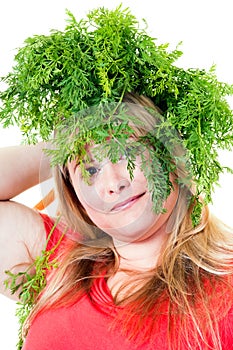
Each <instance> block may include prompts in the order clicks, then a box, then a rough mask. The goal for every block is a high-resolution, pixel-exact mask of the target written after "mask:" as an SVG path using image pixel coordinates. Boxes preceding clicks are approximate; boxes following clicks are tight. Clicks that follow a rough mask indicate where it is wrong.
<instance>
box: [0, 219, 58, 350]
mask: <svg viewBox="0 0 233 350" xmlns="http://www.w3.org/2000/svg"><path fill="white" fill-rule="evenodd" d="M58 220H59V219H58ZM58 220H57V221H56V222H55V224H54V226H53V227H52V229H51V231H50V234H49V236H48V238H47V242H46V245H47V243H48V241H49V239H50V237H51V235H52V234H53V232H54V229H55V227H56V225H57V223H58ZM62 238H63V235H61V237H60V239H59V240H58V242H57V244H56V245H54V247H53V248H52V249H51V250H46V249H44V250H43V251H42V252H41V255H40V256H38V257H37V258H36V259H35V260H34V262H33V263H32V264H31V265H30V266H29V267H28V269H27V270H26V271H23V272H18V273H12V272H11V271H6V274H7V276H8V278H7V279H6V280H5V281H4V284H5V286H6V288H7V289H10V291H11V293H12V294H15V293H17V292H19V301H18V302H17V308H16V313H15V315H16V317H17V318H18V323H19V330H18V342H17V345H16V348H17V350H21V349H22V347H23V343H24V337H23V326H24V324H25V321H26V319H27V317H28V316H29V314H30V311H31V310H32V308H33V306H34V305H35V304H36V301H37V298H38V295H39V294H40V292H41V291H42V290H43V289H44V288H45V286H46V283H47V282H46V276H47V273H48V272H49V271H50V270H51V269H54V268H57V266H58V261H57V260H56V259H51V257H52V256H53V254H54V252H55V250H56V249H57V247H58V246H59V245H60V243H61V240H62ZM32 271H34V273H32Z"/></svg>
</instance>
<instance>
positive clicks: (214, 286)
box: [26, 93, 233, 350]
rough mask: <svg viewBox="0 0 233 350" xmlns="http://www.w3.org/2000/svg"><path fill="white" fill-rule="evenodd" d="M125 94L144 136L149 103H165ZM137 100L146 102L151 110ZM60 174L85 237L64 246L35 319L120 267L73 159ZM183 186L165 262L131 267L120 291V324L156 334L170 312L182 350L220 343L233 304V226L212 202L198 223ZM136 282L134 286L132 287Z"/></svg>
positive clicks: (139, 334) (64, 204)
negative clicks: (77, 180) (85, 198)
mask: <svg viewBox="0 0 233 350" xmlns="http://www.w3.org/2000/svg"><path fill="white" fill-rule="evenodd" d="M124 102H125V103H126V104H127V103H128V104H129V110H130V112H131V113H133V114H134V115H136V116H137V117H138V118H139V119H140V120H141V121H142V124H143V127H138V126H137V127H134V128H135V136H136V137H139V136H141V135H143V134H144V133H145V130H150V129H152V128H153V126H154V123H155V122H156V114H155V115H153V114H151V113H149V112H148V111H147V108H153V109H154V110H156V111H158V110H157V109H156V107H155V106H154V105H153V103H152V102H151V101H150V100H149V99H148V98H146V97H144V96H139V95H137V94H134V93H130V94H126V95H125V98H124ZM137 106H141V107H145V108H146V109H143V110H144V113H142V109H141V108H137ZM174 152H176V151H175V150H174ZM177 152H179V150H178V151H177ZM177 173H179V174H181V173H185V169H182V166H181V168H180V169H178V170H177ZM176 175H177V174H176ZM55 181H56V186H57V196H58V199H59V211H60V213H61V214H62V217H63V218H64V220H65V221H66V223H67V225H68V226H69V227H71V228H72V229H73V230H74V231H76V232H80V233H81V235H82V240H83V241H80V240H79V242H78V241H75V240H74V241H73V243H70V244H69V246H67V247H66V248H64V249H63V250H62V251H61V252H60V264H59V266H58V268H56V269H55V270H54V272H53V273H52V274H50V275H49V277H48V283H47V286H46V288H45V290H44V291H43V292H42V294H41V295H40V297H39V298H38V302H37V304H36V305H35V307H34V309H33V310H32V312H31V315H30V316H29V319H28V321H29V323H30V322H31V321H32V320H33V318H34V317H35V316H36V315H37V314H38V313H39V312H42V311H44V310H46V309H48V308H50V307H60V306H62V305H67V304H71V303H74V302H76V301H78V300H79V298H80V297H81V296H82V295H84V294H89V295H90V290H91V286H92V283H93V281H94V279H96V278H99V277H100V276H102V275H103V271H104V273H105V274H106V277H108V276H111V275H112V274H114V273H115V272H116V271H117V269H118V267H119V257H118V254H117V252H116V250H115V249H114V246H113V244H112V240H111V238H110V237H109V236H108V235H107V234H105V233H103V232H101V231H100V230H99V229H98V228H97V227H96V226H95V225H94V224H93V222H92V221H91V220H90V218H89V217H88V215H87V214H86V212H85V209H84V208H83V207H82V205H81V203H80V201H79V199H78V198H77V196H76V193H75V191H74V189H73V186H72V183H71V181H70V178H69V173H68V170H67V167H66V166H64V167H62V168H61V167H56V169H55ZM179 191H180V192H179V196H178V200H177V203H176V206H175V209H174V212H173V214H172V215H171V217H170V220H169V225H168V226H169V229H168V230H167V231H168V232H167V235H166V240H165V242H164V246H163V249H161V254H160V257H159V261H158V264H157V266H156V267H155V268H153V269H151V270H149V271H145V272H142V271H140V273H135V271H125V273H127V274H128V276H129V278H127V283H124V284H123V285H122V286H121V288H120V290H119V291H118V293H117V294H116V295H115V296H114V299H115V303H116V305H121V306H124V307H122V308H119V311H118V312H117V314H116V317H115V319H114V320H113V322H112V327H113V328H114V327H115V326H117V324H118V322H121V329H122V332H123V333H124V334H126V336H127V337H128V338H130V339H132V341H135V342H138V343H140V342H143V341H146V340H148V339H151V341H153V340H155V338H153V334H156V331H158V330H159V325H160V321H161V319H162V318H164V317H166V318H167V319H168V324H167V329H168V340H169V344H170V348H171V349H176V350H177V349H179V348H180V346H181V344H182V343H183V342H186V343H187V346H188V348H190V349H193V348H195V349H202V350H203V349H205V348H206V349H208V348H209V347H211V346H212V348H214V349H216V350H217V349H218V350H220V349H221V342H220V334H219V333H220V332H219V329H218V321H219V320H220V319H221V317H224V315H225V314H226V313H227V312H228V310H229V308H230V307H231V305H232V304H233V298H232V297H233V292H232V290H231V287H230V278H231V273H232V270H233V267H232V257H233V234H232V231H231V230H230V229H229V228H227V227H226V226H225V225H224V224H223V223H221V222H220V221H219V220H218V219H216V218H215V217H213V216H212V215H210V213H209V210H208V208H207V207H203V210H202V216H201V221H200V223H199V224H198V225H197V226H195V227H193V224H192V220H191V212H192V209H193V205H195V203H193V202H192V201H190V191H192V188H185V186H180V189H179ZM138 286H140V288H139V287H138ZM128 290H130V291H131V292H130V293H127V291H128ZM124 291H126V293H124ZM223 293H224V294H223ZM122 295H124V297H122ZM223 295H224V297H222V296H223ZM26 324H28V322H27V323H26Z"/></svg>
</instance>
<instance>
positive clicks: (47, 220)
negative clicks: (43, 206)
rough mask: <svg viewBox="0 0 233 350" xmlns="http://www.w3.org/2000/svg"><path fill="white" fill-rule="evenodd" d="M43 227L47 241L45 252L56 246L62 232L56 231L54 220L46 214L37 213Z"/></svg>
mask: <svg viewBox="0 0 233 350" xmlns="http://www.w3.org/2000/svg"><path fill="white" fill-rule="evenodd" d="M39 214H40V216H41V218H42V220H43V223H44V227H45V231H46V239H47V240H48V243H47V246H46V250H47V251H49V250H51V249H52V248H54V247H55V246H56V244H57V243H58V242H59V240H60V239H61V237H62V232H61V231H60V230H59V229H58V226H57V225H56V220H55V219H52V218H51V217H49V216H48V215H46V214H43V213H39Z"/></svg>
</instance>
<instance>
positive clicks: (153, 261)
mask: <svg viewBox="0 0 233 350" xmlns="http://www.w3.org/2000/svg"><path fill="white" fill-rule="evenodd" d="M166 235H167V234H166V231H165V227H164V226H162V227H161V228H160V229H159V231H157V232H156V233H155V234H153V235H151V236H149V237H148V238H146V239H144V240H141V241H136V242H120V241H116V240H115V241H114V245H115V248H116V250H117V252H118V254H119V256H120V268H129V269H131V270H132V269H137V270H138V269H139V270H148V269H152V268H154V267H155V266H156V265H157V263H158V259H159V255H160V252H161V249H162V247H163V244H164V241H165V239H166Z"/></svg>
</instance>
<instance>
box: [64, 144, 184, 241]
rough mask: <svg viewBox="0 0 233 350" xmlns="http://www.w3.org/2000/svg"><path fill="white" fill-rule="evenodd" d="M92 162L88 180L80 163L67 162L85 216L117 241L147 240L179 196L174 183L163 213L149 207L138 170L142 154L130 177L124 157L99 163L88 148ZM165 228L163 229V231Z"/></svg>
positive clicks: (148, 195)
mask: <svg viewBox="0 0 233 350" xmlns="http://www.w3.org/2000/svg"><path fill="white" fill-rule="evenodd" d="M89 156H90V159H91V162H90V163H88V164H85V168H86V171H87V172H88V173H89V175H90V181H89V183H87V182H86V180H84V179H83V176H82V172H81V169H80V166H79V165H77V162H76V161H75V160H74V161H72V162H70V163H69V164H68V170H69V173H70V178H71V181H72V184H73V187H74V190H75V192H76V194H77V196H78V198H79V200H80V202H81V204H82V205H83V207H84V208H85V210H86V212H87V214H88V216H89V217H90V218H91V220H92V221H93V222H94V223H95V224H96V226H98V227H99V228H100V229H102V230H103V231H105V232H106V233H107V234H109V235H110V236H112V238H113V240H115V241H118V242H122V243H123V242H124V243H130V242H135V241H142V240H144V239H148V238H149V237H150V236H152V235H154V234H156V232H157V231H158V230H159V229H160V228H161V227H162V226H164V224H165V223H166V221H167V220H168V218H169V216H170V214H171V212H172V210H173V208H174V206H175V204H176V201H177V196H178V189H177V187H178V186H177V185H176V183H174V181H173V186H174V189H173V190H172V192H171V194H170V195H169V197H168V198H167V200H166V202H165V203H164V208H165V209H166V213H165V214H159V215H156V214H155V213H154V212H153V210H152V200H151V194H150V193H149V192H148V188H147V180H146V178H145V176H144V174H143V172H142V171H141V169H140V160H141V157H140V156H138V157H137V158H136V163H135V170H134V177H133V179H132V180H131V179H130V175H129V172H128V170H127V160H126V159H124V158H122V159H120V161H119V162H118V163H114V164H113V163H111V162H110V161H109V160H108V159H105V160H103V161H102V162H98V161H97V160H96V159H94V156H93V155H92V153H91V149H89ZM164 231H165V230H164Z"/></svg>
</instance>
